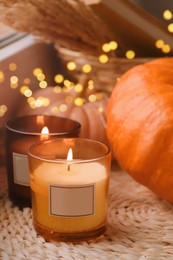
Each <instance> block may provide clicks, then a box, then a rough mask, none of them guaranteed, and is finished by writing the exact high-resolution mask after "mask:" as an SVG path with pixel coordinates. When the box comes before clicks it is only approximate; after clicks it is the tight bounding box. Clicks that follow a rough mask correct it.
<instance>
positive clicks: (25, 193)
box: [5, 115, 80, 207]
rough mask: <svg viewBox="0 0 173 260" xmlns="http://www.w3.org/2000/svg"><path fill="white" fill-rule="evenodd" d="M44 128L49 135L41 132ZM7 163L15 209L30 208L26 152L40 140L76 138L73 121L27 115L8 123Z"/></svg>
mask: <svg viewBox="0 0 173 260" xmlns="http://www.w3.org/2000/svg"><path fill="white" fill-rule="evenodd" d="M44 127H47V129H46V130H47V131H48V129H49V131H50V132H49V133H48V132H42V133H41V131H42V129H44V131H45V128H44ZM5 130H6V154H7V156H6V161H7V177H8V191H9V197H10V199H11V200H12V201H13V202H14V204H16V205H18V206H22V207H23V206H31V194H30V179H29V171H28V159H27V152H28V149H29V147H30V146H31V145H32V144H33V143H35V142H36V141H39V140H45V139H50V138H52V137H59V136H60V137H62V136H78V134H79V130H80V124H79V123H78V122H76V121H73V120H70V119H66V118H60V117H55V116H46V115H30V116H23V117H17V118H14V119H11V120H9V121H8V122H7V124H6V126H5Z"/></svg>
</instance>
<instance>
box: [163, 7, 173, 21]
mask: <svg viewBox="0 0 173 260" xmlns="http://www.w3.org/2000/svg"><path fill="white" fill-rule="evenodd" d="M163 18H164V19H165V20H171V19H172V12H171V11H170V10H169V9H167V10H165V11H164V12H163Z"/></svg>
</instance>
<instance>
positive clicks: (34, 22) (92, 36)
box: [0, 0, 113, 55]
mask: <svg viewBox="0 0 173 260" xmlns="http://www.w3.org/2000/svg"><path fill="white" fill-rule="evenodd" d="M0 21H2V22H4V23H5V24H7V25H8V26H10V27H12V28H14V29H16V30H17V31H20V32H28V33H31V34H33V35H36V36H39V37H40V38H41V39H43V40H44V41H51V42H54V43H55V45H57V44H58V45H61V46H63V47H66V48H67V49H73V50H77V51H80V52H83V53H90V54H93V55H97V54H98V53H99V51H100V46H101V45H102V43H104V42H106V41H109V40H111V39H113V34H112V32H111V31H110V29H108V28H107V27H106V25H105V24H104V23H103V21H101V20H100V19H99V18H98V17H97V16H96V15H95V14H94V12H93V11H92V10H91V9H90V7H89V6H86V5H85V4H84V2H83V1H82V0H49V1H47V0H30V1H28V0H0Z"/></svg>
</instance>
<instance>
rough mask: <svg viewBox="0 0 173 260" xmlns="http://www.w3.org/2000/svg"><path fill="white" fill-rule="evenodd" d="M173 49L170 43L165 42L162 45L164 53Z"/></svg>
mask: <svg viewBox="0 0 173 260" xmlns="http://www.w3.org/2000/svg"><path fill="white" fill-rule="evenodd" d="M170 51H171V46H170V45H169V44H164V46H163V47H162V52H163V53H169V52H170Z"/></svg>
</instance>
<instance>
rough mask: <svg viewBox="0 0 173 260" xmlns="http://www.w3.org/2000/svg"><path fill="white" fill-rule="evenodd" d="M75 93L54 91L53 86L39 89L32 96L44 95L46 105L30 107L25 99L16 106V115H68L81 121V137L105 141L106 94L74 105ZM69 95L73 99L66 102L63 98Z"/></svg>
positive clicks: (71, 91) (72, 91)
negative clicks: (60, 107) (61, 107)
mask: <svg viewBox="0 0 173 260" xmlns="http://www.w3.org/2000/svg"><path fill="white" fill-rule="evenodd" d="M77 95H78V94H77V93H76V92H75V91H74V90H73V89H72V90H70V91H68V92H66V91H61V92H60V93H55V92H54V88H53V87H47V88H46V89H39V90H37V91H35V92H34V93H33V97H34V98H35V99H37V98H38V97H44V98H47V99H49V100H50V104H49V105H48V106H41V107H38V108H35V109H31V108H30V106H29V105H28V103H27V102H26V100H24V101H22V103H21V104H20V105H19V107H18V111H17V115H18V116H19V115H20V116H21V115H30V114H47V115H50V114H52V113H55V114H54V115H57V116H61V117H68V118H71V119H74V120H76V121H78V122H80V123H81V137H83V138H90V139H94V140H98V141H101V142H105V143H107V137H106V115H105V113H106V107H107V103H108V100H109V97H108V95H107V94H105V93H102V98H101V99H100V100H96V101H95V102H89V101H86V102H85V103H84V104H83V105H82V106H76V105H75V104H74V102H73V101H74V99H75V98H77ZM69 96H71V97H72V98H73V101H72V102H70V103H67V102H66V101H65V100H66V98H67V97H69ZM62 104H65V106H64V108H65V109H64V110H63V112H62V111H61V110H58V108H59V106H60V105H62Z"/></svg>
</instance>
